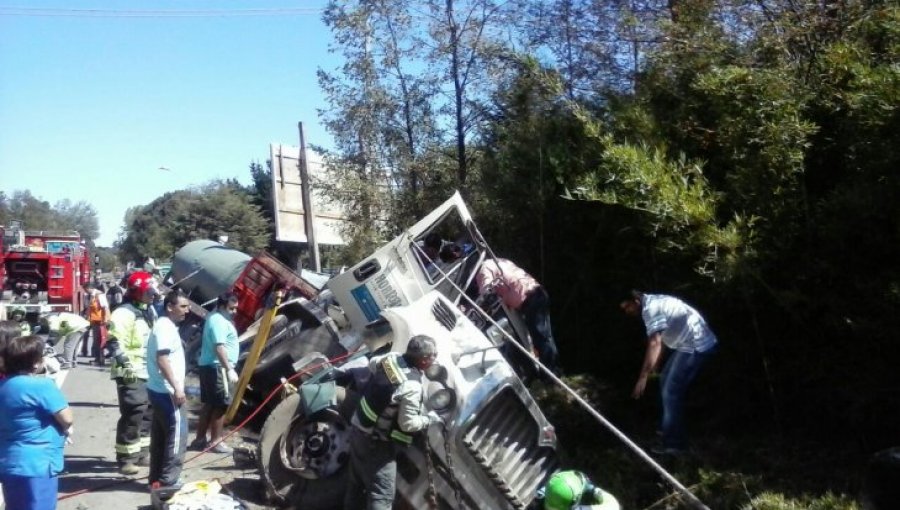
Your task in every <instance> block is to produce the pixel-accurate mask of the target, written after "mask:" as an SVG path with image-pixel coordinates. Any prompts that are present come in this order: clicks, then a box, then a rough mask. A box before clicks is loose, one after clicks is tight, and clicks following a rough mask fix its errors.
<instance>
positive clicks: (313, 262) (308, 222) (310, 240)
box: [297, 122, 322, 273]
mask: <svg viewBox="0 0 900 510" xmlns="http://www.w3.org/2000/svg"><path fill="white" fill-rule="evenodd" d="M297 129H298V130H299V131H300V157H299V158H298V159H297V167H298V169H299V170H300V189H301V193H303V223H304V226H305V227H306V246H307V250H308V251H309V265H310V269H312V270H313V271H315V272H317V273H320V272H322V265H321V264H320V263H319V243H317V242H316V228H315V223H314V221H313V219H314V218H315V216H314V214H315V211H314V209H313V203H312V191H311V190H310V184H309V166H308V165H307V162H306V139H305V137H304V136H303V123H302V122H298V123H297Z"/></svg>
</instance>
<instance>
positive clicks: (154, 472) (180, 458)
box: [147, 390, 188, 486]
mask: <svg viewBox="0 0 900 510" xmlns="http://www.w3.org/2000/svg"><path fill="white" fill-rule="evenodd" d="M147 394H148V395H149V396H150V405H151V406H153V428H152V430H151V431H150V476H149V477H148V479H149V482H150V485H153V483H154V482H159V484H160V485H164V486H172V485H177V484H178V483H179V477H180V476H181V466H182V465H183V464H184V453H185V451H187V438H188V421H187V415H186V413H185V412H184V406H181V407H176V406H175V401H174V400H172V395H170V394H169V393H158V392H156V391H150V390H148V391H147Z"/></svg>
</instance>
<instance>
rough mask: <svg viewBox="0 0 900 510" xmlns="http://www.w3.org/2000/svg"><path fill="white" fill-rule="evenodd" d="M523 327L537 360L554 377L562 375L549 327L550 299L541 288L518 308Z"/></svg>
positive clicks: (557, 353)
mask: <svg viewBox="0 0 900 510" xmlns="http://www.w3.org/2000/svg"><path fill="white" fill-rule="evenodd" d="M520 311H521V312H522V317H523V318H524V319H525V326H526V327H527V328H528V333H529V334H530V335H531V340H532V342H534V347H535V349H537V353H538V359H540V360H541V363H543V364H544V366H545V367H547V368H549V369H550V371H551V372H553V373H554V374H556V375H562V371H561V370H560V367H559V351H558V350H557V349H556V342H555V341H554V340H553V328H551V327H550V297H549V296H548V295H547V291H545V290H544V288H543V287H538V288H536V289H534V290H533V291H531V294H529V295H528V297H527V298H526V299H525V301H524V302H522V307H521V308H520Z"/></svg>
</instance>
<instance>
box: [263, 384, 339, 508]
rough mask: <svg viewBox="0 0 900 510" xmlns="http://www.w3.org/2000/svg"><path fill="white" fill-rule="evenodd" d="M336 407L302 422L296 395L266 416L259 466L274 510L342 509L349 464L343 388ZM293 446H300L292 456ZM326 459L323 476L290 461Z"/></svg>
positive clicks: (298, 399)
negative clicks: (283, 509)
mask: <svg viewBox="0 0 900 510" xmlns="http://www.w3.org/2000/svg"><path fill="white" fill-rule="evenodd" d="M336 397H337V401H338V406H337V407H336V408H328V409H325V410H323V411H319V412H317V413H315V414H314V415H312V416H309V417H306V416H303V411H302V409H301V405H300V395H299V394H296V393H295V394H293V395H290V396H289V397H287V398H286V399H284V400H282V401H281V402H280V403H279V404H278V405H277V406H276V407H275V409H274V410H273V411H272V413H271V414H269V417H268V418H267V419H266V422H265V424H264V425H263V427H262V431H261V432H260V435H259V443H258V450H257V456H256V458H257V460H258V462H259V472H260V478H261V479H262V481H263V484H264V486H265V490H266V496H267V497H268V499H269V501H270V502H271V503H272V504H275V505H278V506H282V507H285V506H290V507H292V508H302V509H303V510H331V509H334V508H342V506H343V498H344V492H345V488H346V484H347V476H348V475H347V473H348V471H349V470H348V468H347V463H348V462H349V430H350V429H349V427H351V425H350V422H349V419H348V417H349V414H348V409H350V408H351V405H350V401H352V400H353V399H348V398H346V393H345V391H344V389H343V388H340V387H338V389H337V393H336ZM291 445H298V446H299V445H302V451H300V452H295V451H293V450H292V446H291ZM325 456H328V459H327V461H324V466H325V467H324V468H323V469H322V473H323V475H321V476H320V473H318V472H316V471H313V470H306V469H304V468H303V467H302V466H301V467H299V468H298V467H297V466H294V469H292V468H291V467H290V466H289V465H286V462H287V463H288V464H291V462H294V461H292V460H291V459H298V458H299V459H310V458H313V459H315V458H317V457H318V458H322V457H325Z"/></svg>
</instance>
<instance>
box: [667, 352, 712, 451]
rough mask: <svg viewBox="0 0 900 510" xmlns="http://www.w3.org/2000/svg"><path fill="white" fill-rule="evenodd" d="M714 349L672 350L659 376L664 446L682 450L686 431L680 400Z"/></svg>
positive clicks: (682, 399) (681, 400) (685, 443)
mask: <svg viewBox="0 0 900 510" xmlns="http://www.w3.org/2000/svg"><path fill="white" fill-rule="evenodd" d="M714 350H715V348H713V349H710V350H708V351H706V352H694V353H687V352H681V351H672V353H671V354H670V355H669V360H668V361H666V366H665V368H663V371H662V375H661V376H660V392H661V393H662V408H663V415H662V440H663V447H664V448H677V449H684V448H686V447H687V433H686V432H685V427H684V399H685V396H686V395H687V391H688V388H689V387H690V385H691V382H693V380H694V378H696V377H697V374H698V373H699V372H700V368H701V367H703V364H704V363H706V360H707V358H709V357H710V355H712V353H713V351H714Z"/></svg>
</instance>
